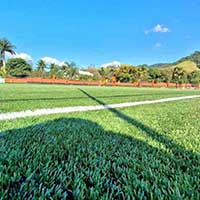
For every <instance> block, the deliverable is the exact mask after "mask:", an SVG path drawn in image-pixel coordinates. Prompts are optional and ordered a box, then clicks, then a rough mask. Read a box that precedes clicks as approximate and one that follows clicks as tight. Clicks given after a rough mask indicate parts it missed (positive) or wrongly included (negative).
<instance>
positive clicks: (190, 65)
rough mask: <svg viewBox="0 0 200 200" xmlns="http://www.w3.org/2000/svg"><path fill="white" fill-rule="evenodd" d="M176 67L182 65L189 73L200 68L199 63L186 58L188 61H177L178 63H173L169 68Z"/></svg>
mask: <svg viewBox="0 0 200 200" xmlns="http://www.w3.org/2000/svg"><path fill="white" fill-rule="evenodd" d="M175 67H180V68H182V69H183V70H185V71H186V72H187V73H191V72H193V71H198V70H200V69H199V68H198V67H197V64H196V63H194V62H193V61H190V60H186V61H182V62H180V63H177V64H173V65H171V66H169V67H167V68H172V69H174V68H175Z"/></svg>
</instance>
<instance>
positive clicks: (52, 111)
mask: <svg viewBox="0 0 200 200" xmlns="http://www.w3.org/2000/svg"><path fill="white" fill-rule="evenodd" d="M194 98H200V95H192V96H182V97H171V98H165V99H157V100H147V101H137V102H128V103H118V104H110V105H97V106H74V107H64V108H47V109H37V110H33V111H31V110H25V111H19V112H9V113H0V121H3V120H11V119H17V118H25V117H33V116H41V115H52V114H59V113H71V112H84V111H91V110H103V109H109V108H125V107H131V106H138V105H147V104H155V103H163V102H170V101H178V100H184V99H194Z"/></svg>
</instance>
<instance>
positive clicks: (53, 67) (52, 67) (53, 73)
mask: <svg viewBox="0 0 200 200" xmlns="http://www.w3.org/2000/svg"><path fill="white" fill-rule="evenodd" d="M58 70H59V67H58V66H57V65H56V64H55V63H51V64H50V74H51V77H52V78H53V79H55V78H56V75H57V72H58Z"/></svg>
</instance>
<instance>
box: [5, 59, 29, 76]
mask: <svg viewBox="0 0 200 200" xmlns="http://www.w3.org/2000/svg"><path fill="white" fill-rule="evenodd" d="M6 69H7V71H8V74H9V75H10V76H14V77H26V76H29V74H30V72H31V70H32V66H31V65H30V64H29V63H27V62H26V60H24V59H22V58H11V59H9V60H8V61H7V63H6Z"/></svg>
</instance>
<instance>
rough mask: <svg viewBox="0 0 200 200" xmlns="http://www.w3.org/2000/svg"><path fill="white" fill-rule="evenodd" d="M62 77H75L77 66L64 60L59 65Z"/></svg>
mask: <svg viewBox="0 0 200 200" xmlns="http://www.w3.org/2000/svg"><path fill="white" fill-rule="evenodd" d="M61 71H62V73H63V77H65V78H68V79H75V78H76V76H77V75H78V67H77V65H76V63H75V62H65V64H64V65H63V66H62V67H61Z"/></svg>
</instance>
